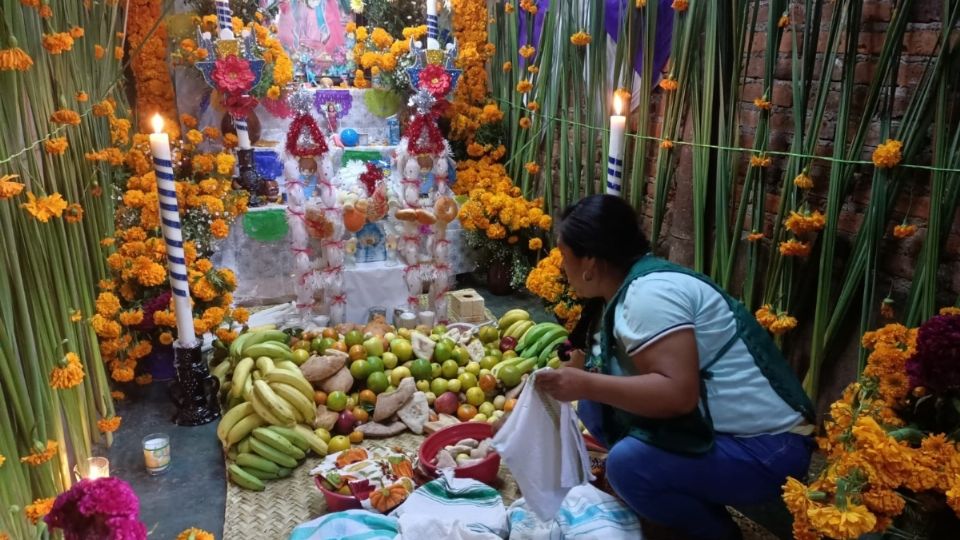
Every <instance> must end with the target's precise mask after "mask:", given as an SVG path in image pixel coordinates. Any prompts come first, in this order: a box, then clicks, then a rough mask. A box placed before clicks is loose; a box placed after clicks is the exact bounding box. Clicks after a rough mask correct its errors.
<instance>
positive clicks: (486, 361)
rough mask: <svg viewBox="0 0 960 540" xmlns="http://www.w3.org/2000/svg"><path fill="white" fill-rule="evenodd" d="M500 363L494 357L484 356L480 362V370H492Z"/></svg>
mask: <svg viewBox="0 0 960 540" xmlns="http://www.w3.org/2000/svg"><path fill="white" fill-rule="evenodd" d="M499 363H500V359H499V358H497V357H496V356H484V357H483V360H480V369H493V366H495V365H497V364H499Z"/></svg>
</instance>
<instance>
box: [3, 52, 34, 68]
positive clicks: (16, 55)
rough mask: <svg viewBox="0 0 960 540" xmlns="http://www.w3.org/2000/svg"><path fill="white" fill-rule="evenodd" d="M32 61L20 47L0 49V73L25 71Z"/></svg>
mask: <svg viewBox="0 0 960 540" xmlns="http://www.w3.org/2000/svg"><path fill="white" fill-rule="evenodd" d="M32 65H33V59H32V58H30V55H29V54H27V52H26V51H24V50H23V49H21V48H20V47H11V48H9V49H0V71H27V70H28V69H30V66H32Z"/></svg>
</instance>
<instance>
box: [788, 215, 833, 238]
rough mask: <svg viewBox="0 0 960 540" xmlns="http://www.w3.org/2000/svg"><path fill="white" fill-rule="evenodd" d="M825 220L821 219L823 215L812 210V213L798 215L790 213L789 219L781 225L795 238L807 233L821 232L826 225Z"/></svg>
mask: <svg viewBox="0 0 960 540" xmlns="http://www.w3.org/2000/svg"><path fill="white" fill-rule="evenodd" d="M826 223H827V220H826V218H824V217H823V214H821V213H820V211H819V210H814V211H813V213H808V212H804V213H802V214H801V213H798V212H794V211H791V212H790V217H788V218H787V219H786V220H784V222H783V225H784V226H785V227H786V228H787V229H789V230H790V231H792V232H793V234H796V235H797V236H802V235H804V234H807V233H812V232H817V231H821V230H823V227H824V226H825V225H826Z"/></svg>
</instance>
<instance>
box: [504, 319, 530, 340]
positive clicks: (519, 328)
mask: <svg viewBox="0 0 960 540" xmlns="http://www.w3.org/2000/svg"><path fill="white" fill-rule="evenodd" d="M533 326H534V322H533V321H520V322H518V323H515V324H514V325H513V326H511V327H510V328H508V329H507V335H508V336H510V337H512V338H513V339H516V340H519V339H520V338H522V337H523V335H524V334H526V333H527V331H529V330H530V329H531V328H533Z"/></svg>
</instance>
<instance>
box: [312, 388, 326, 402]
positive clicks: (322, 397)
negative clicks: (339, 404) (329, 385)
mask: <svg viewBox="0 0 960 540" xmlns="http://www.w3.org/2000/svg"><path fill="white" fill-rule="evenodd" d="M326 402H327V393H326V392H324V391H322V390H317V391H316V392H314V393H313V403H314V404H315V405H323V404H324V403H326Z"/></svg>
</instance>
